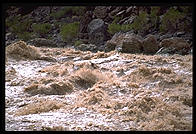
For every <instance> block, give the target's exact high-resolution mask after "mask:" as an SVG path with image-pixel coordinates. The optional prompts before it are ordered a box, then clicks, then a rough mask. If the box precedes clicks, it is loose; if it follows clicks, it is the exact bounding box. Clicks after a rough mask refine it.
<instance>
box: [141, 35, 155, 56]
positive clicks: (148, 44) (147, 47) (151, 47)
mask: <svg viewBox="0 0 196 134" xmlns="http://www.w3.org/2000/svg"><path fill="white" fill-rule="evenodd" d="M157 50H158V42H157V39H156V37H155V36H154V35H148V36H147V37H146V38H145V39H144V41H143V53H144V54H155V53H156V52H157Z"/></svg>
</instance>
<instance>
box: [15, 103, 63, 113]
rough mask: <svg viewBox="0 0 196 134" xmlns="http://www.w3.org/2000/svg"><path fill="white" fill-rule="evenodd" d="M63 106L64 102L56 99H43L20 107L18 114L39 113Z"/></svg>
mask: <svg viewBox="0 0 196 134" xmlns="http://www.w3.org/2000/svg"><path fill="white" fill-rule="evenodd" d="M62 106H63V104H62V103H60V102H58V101H55V100H46V99H41V100H38V101H37V102H33V103H30V104H28V105H25V106H23V107H21V108H20V109H18V111H17V112H16V115H19V116H20V115H28V114H38V113H42V112H49V111H51V110H54V109H59V108H61V107H62Z"/></svg>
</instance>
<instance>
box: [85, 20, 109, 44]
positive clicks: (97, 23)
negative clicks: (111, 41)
mask: <svg viewBox="0 0 196 134" xmlns="http://www.w3.org/2000/svg"><path fill="white" fill-rule="evenodd" d="M106 28H107V27H106V25H105V23H104V21H103V20H102V19H94V20H92V21H91V22H90V23H89V24H88V28H87V31H88V36H89V43H92V44H95V45H96V46H100V45H103V44H104V41H106V40H107V30H106Z"/></svg>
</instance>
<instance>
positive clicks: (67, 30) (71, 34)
mask: <svg viewBox="0 0 196 134" xmlns="http://www.w3.org/2000/svg"><path fill="white" fill-rule="evenodd" d="M78 30H79V22H74V23H70V24H64V25H63V26H62V27H61V29H60V34H61V36H62V38H63V40H64V41H67V42H70V41H72V40H73V39H74V38H76V37H77V34H78Z"/></svg>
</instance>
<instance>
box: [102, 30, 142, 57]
mask: <svg viewBox="0 0 196 134" xmlns="http://www.w3.org/2000/svg"><path fill="white" fill-rule="evenodd" d="M142 42H143V38H142V37H141V36H138V35H136V34H134V33H116V34H115V35H114V36H113V37H112V39H111V40H109V41H107V42H106V46H105V51H106V52H108V51H111V50H115V49H117V51H120V52H123V53H141V52H142Z"/></svg>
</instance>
